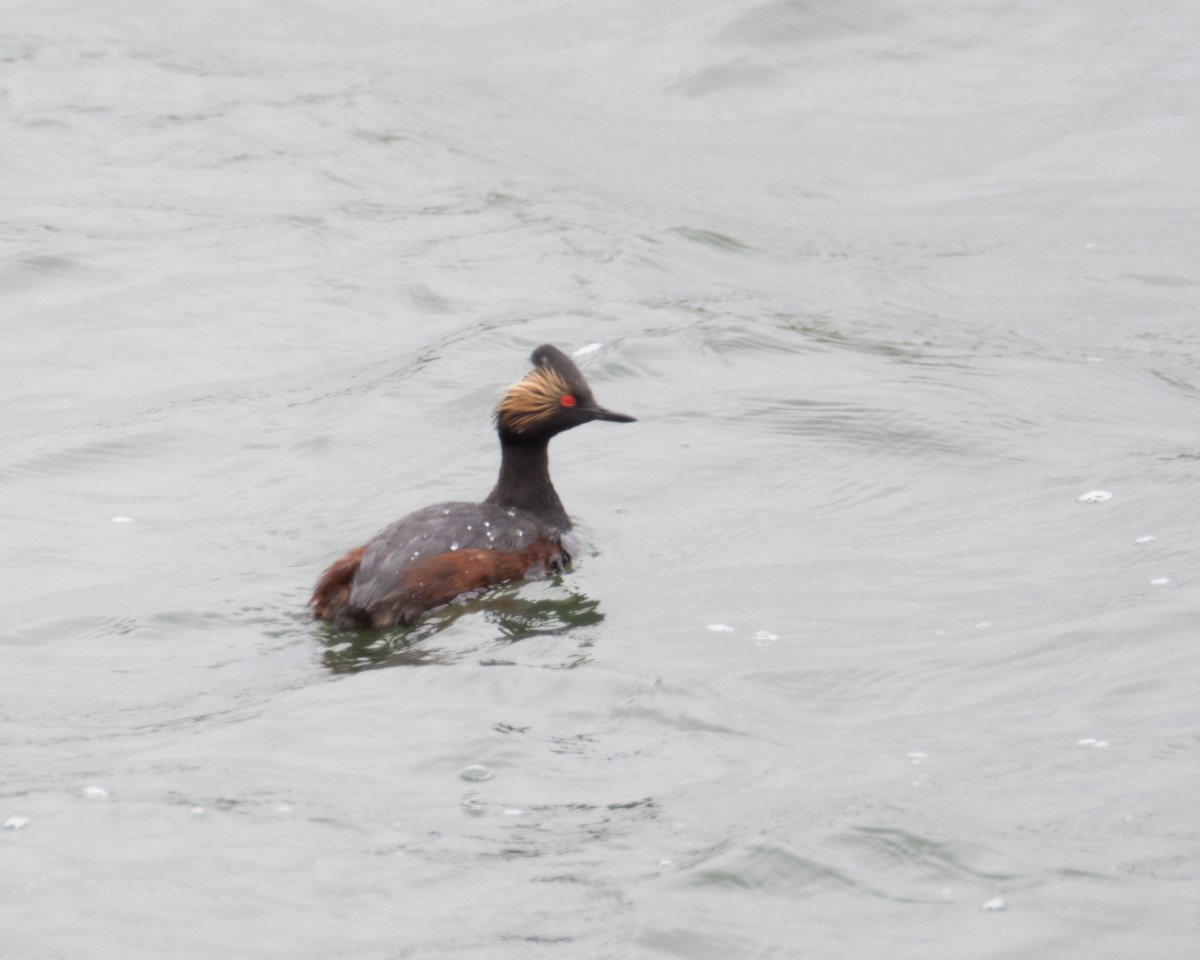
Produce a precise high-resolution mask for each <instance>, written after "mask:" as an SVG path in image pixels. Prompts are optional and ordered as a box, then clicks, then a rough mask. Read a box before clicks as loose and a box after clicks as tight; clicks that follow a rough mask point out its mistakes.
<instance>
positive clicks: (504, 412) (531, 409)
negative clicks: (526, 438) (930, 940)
mask: <svg viewBox="0 0 1200 960" xmlns="http://www.w3.org/2000/svg"><path fill="white" fill-rule="evenodd" d="M568 393H574V391H573V390H572V389H571V385H570V384H569V383H567V381H566V380H564V379H563V378H562V376H561V375H560V374H558V373H556V372H555V371H554V370H551V369H549V368H548V367H537V368H535V369H533V370H530V371H529V373H527V374H526V375H525V379H524V380H521V381H519V382H517V383H514V384H513V385H512V386H511V387H509V388H508V393H506V394H505V395H504V399H503V400H501V401H500V404H499V406H497V407H496V422H497V423H498V424H499V425H500V426H502V427H507V428H508V429H509V430H515V431H517V432H518V433H520V432H521V431H524V430H528V429H529V428H530V427H535V426H537V425H538V424H539V423H541V422H542V421H543V420H546V419H548V418H549V417H550V416H552V415H553V413H554V411H555V410H557V409H558V406H559V403H560V401H561V400H562V397H563V395H564V394H568Z"/></svg>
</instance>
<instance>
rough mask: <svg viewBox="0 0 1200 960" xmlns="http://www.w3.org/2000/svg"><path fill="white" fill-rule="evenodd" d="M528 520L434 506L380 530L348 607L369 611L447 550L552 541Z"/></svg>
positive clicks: (499, 511)
mask: <svg viewBox="0 0 1200 960" xmlns="http://www.w3.org/2000/svg"><path fill="white" fill-rule="evenodd" d="M558 536H559V533H558V532H557V531H553V530H549V529H547V528H546V527H545V526H544V525H543V524H541V523H539V522H538V520H537V519H536V518H534V517H532V516H530V515H529V514H527V513H525V512H523V511H521V510H514V509H510V508H506V507H501V506H497V505H495V504H490V503H466V502H457V501H456V502H450V503H436V504H434V505H433V506H431V507H425V508H424V509H422V510H417V511H416V512H414V513H410V514H409V515H408V516H406V517H404V518H403V519H401V520H397V521H396V522H395V523H393V524H392V525H391V526H390V527H387V528H386V529H384V530H382V531H381V532H380V533H379V534H378V535H377V536H376V537H375V538H374V539H373V540H371V542H370V543H368V544H367V549H366V552H365V553H364V554H363V559H362V564H361V565H360V566H359V568H358V573H357V574H356V576H355V578H354V585H353V587H351V590H350V603H351V604H352V605H354V606H356V607H363V608H369V607H371V606H372V605H373V604H375V603H377V602H379V601H380V600H382V599H383V598H384V597H386V596H388V595H389V594H390V593H391V592H392V590H393V589H394V588H395V585H396V583H397V581H398V579H399V578H400V575H401V574H402V573H403V572H404V570H405V569H406V568H408V567H409V566H411V565H413V564H415V563H420V562H421V561H422V560H424V559H428V558H429V557H435V556H437V555H438V554H441V553H447V552H449V551H452V550H465V549H478V550H506V551H509V550H523V549H524V548H525V547H528V546H529V545H530V544H531V543H533V542H535V541H537V540H542V539H545V538H547V537H554V538H555V539H557V538H558Z"/></svg>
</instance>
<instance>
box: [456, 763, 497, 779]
mask: <svg viewBox="0 0 1200 960" xmlns="http://www.w3.org/2000/svg"><path fill="white" fill-rule="evenodd" d="M459 776H460V777H462V778H463V779H464V780H474V781H479V780H490V779H491V778H492V771H490V770H489V769H488V768H487V767H485V766H483V765H482V764H479V763H473V764H471V765H470V766H469V767H467V768H466V769H464V770H463V772H462V773H460V774H459Z"/></svg>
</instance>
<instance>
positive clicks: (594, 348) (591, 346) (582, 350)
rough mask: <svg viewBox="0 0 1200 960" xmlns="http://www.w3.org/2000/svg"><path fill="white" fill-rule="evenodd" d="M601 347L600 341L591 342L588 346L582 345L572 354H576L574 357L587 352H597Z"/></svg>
mask: <svg viewBox="0 0 1200 960" xmlns="http://www.w3.org/2000/svg"><path fill="white" fill-rule="evenodd" d="M600 347H601V344H599V343H589V344H588V345H587V346H586V347H580V348H579V349H578V350H576V351H575V352H574V353H573V354H572V356H574V357H583V356H587V354H589V353H595V352H596V351H597V350H599V349H600Z"/></svg>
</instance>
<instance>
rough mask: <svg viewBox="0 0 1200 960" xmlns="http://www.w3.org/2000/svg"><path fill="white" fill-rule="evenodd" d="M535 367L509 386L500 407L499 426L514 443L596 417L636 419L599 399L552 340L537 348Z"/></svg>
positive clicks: (617, 420)
mask: <svg viewBox="0 0 1200 960" xmlns="http://www.w3.org/2000/svg"><path fill="white" fill-rule="evenodd" d="M530 359H531V360H532V361H533V369H532V370H530V371H529V373H527V374H526V375H525V378H524V379H523V380H520V381H519V382H517V383H514V384H513V385H512V386H511V387H509V388H508V392H507V393H506V394H505V395H504V399H502V400H501V401H500V404H499V405H498V406H497V407H496V429H497V430H498V431H499V433H500V437H501V439H503V440H505V441H507V442H511V443H522V442H525V443H529V442H534V441H537V442H545V441H547V440H549V439H550V438H551V437H553V436H554V435H555V434H558V433H562V432H563V431H564V430H570V429H571V428H572V427H577V426H579V425H580V424H581V423H588V422H590V421H592V420H611V421H613V422H614V423H632V422H633V421H634V419H635V418H634V417H630V416H626V415H625V414H623V413H613V411H611V410H606V409H604V407H602V406H600V404H598V403H597V402H596V398H595V397H593V396H592V390H591V388H590V387H589V386H588V384H587V381H586V380H585V379H584V378H583V374H582V373H580V372H579V368H578V367H577V366H575V363H574V362H573V361H572V360H571V358H570V357H568V356H567V355H566V354H565V353H563V352H562V351H561V350H559V349H558V347H554V346H551V345H550V344H548V343H545V344H542V346H540V347H538V348H537V349H536V350H534V351H533V354H532V356H531V357H530Z"/></svg>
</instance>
